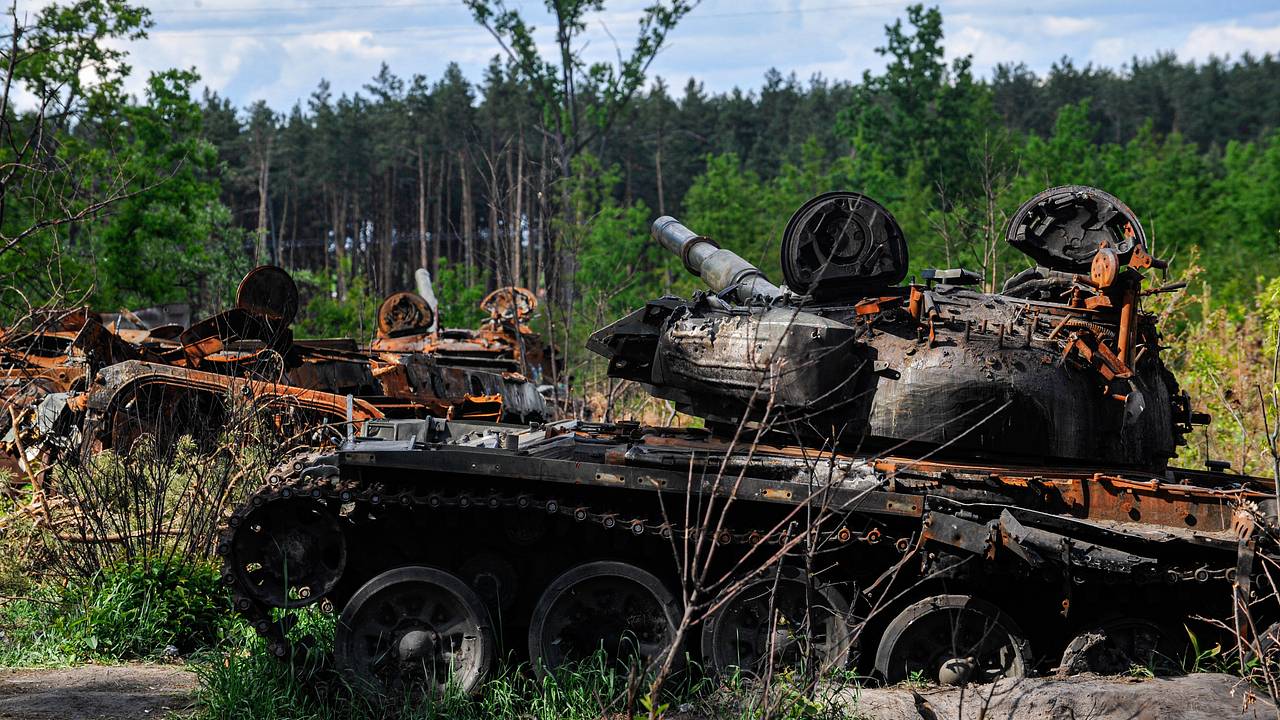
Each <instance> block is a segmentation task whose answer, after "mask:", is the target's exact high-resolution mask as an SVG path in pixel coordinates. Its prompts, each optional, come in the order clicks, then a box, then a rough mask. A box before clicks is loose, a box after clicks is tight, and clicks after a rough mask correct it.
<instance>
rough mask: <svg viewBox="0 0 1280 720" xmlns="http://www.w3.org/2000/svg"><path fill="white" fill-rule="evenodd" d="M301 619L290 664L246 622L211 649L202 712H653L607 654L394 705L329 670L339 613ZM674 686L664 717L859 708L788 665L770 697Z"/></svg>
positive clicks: (294, 718) (286, 717) (512, 715)
mask: <svg viewBox="0 0 1280 720" xmlns="http://www.w3.org/2000/svg"><path fill="white" fill-rule="evenodd" d="M299 618H300V621H299V623H298V626H297V627H296V628H294V630H293V632H292V634H294V635H297V636H301V635H309V636H311V637H313V638H315V639H317V640H318V643H317V645H316V647H315V649H314V650H313V651H311V653H310V654H309V655H308V656H306V657H303V658H301V659H297V660H294V661H292V662H283V661H280V660H277V659H275V658H274V657H271V656H270V654H269V653H268V652H267V649H266V646H265V643H264V642H263V641H262V640H261V639H259V638H258V637H257V636H256V635H255V633H253V632H252V630H250V629H249V628H247V627H245V626H243V625H241V626H240V628H239V630H238V631H237V632H236V633H235V634H234V635H233V637H231V638H229V639H228V642H227V643H226V645H225V646H224V648H223V649H222V651H221V652H219V653H217V654H208V655H205V656H204V657H203V658H202V659H201V662H200V663H198V664H197V665H196V672H197V673H198V675H199V677H200V689H199V691H198V694H197V700H198V709H197V711H196V716H195V718H196V720H224V719H225V720H232V719H235V720H240V719H252V720H366V719H372V718H381V717H388V716H391V715H394V716H395V717H399V718H404V719H405V720H596V719H597V718H601V717H609V718H624V717H627V716H628V715H631V716H633V717H648V715H649V709H650V705H651V703H649V702H647V701H646V699H645V698H644V694H645V692H646V690H647V688H648V685H647V683H637V682H635V679H634V678H631V677H629V676H628V675H627V673H626V672H625V671H623V670H622V669H621V668H616V667H612V666H610V664H609V662H608V661H607V660H606V659H605V656H604V655H603V654H600V655H597V656H595V657H593V658H591V659H589V660H588V661H586V662H583V663H580V664H577V665H574V666H571V667H567V668H561V669H559V670H558V671H556V672H555V673H554V674H553V675H551V676H549V677H545V678H541V679H540V678H537V677H535V676H534V674H533V673H532V672H530V670H529V668H528V666H527V665H525V664H520V663H514V662H507V663H503V664H502V665H501V667H500V668H499V669H498V670H497V671H496V673H495V674H494V675H492V676H491V677H490V679H489V680H488V681H487V682H486V683H485V684H484V685H483V687H482V688H481V690H480V692H479V693H478V694H477V696H475V697H469V696H465V695H463V694H462V693H461V692H456V691H446V692H445V693H443V694H442V695H439V696H428V695H425V694H422V695H419V696H417V697H412V698H408V699H406V700H405V701H403V703H397V704H396V705H395V706H394V707H391V708H388V707H385V706H381V705H378V704H376V703H373V702H370V701H368V700H365V699H362V698H361V697H359V696H358V695H355V694H353V693H351V692H349V691H348V689H347V688H345V687H344V686H343V685H342V684H341V681H340V680H338V679H336V677H335V675H334V674H333V673H332V672H331V671H328V670H327V669H326V667H325V656H326V655H327V654H328V651H329V648H328V647H327V642H328V641H329V640H331V639H332V631H333V618H332V616H328V615H323V614H321V613H319V612H317V611H314V610H311V611H305V612H303V613H301V614H300V616H299ZM668 687H669V692H666V693H664V695H663V697H662V698H661V700H659V701H658V702H657V703H654V705H656V707H654V709H655V710H659V711H661V714H662V715H664V716H670V715H673V714H679V715H681V716H686V717H687V716H689V715H690V714H692V715H693V716H696V717H698V718H726V719H729V720H747V719H748V718H759V717H761V716H762V714H763V709H764V708H763V706H762V701H764V700H765V699H766V698H767V702H768V707H769V708H770V709H771V713H770V715H769V716H770V717H771V718H777V719H778V720H828V719H830V720H834V719H835V718H848V717H852V716H851V715H849V714H848V713H849V712H850V711H851V708H849V707H848V706H847V705H844V704H841V703H838V702H834V701H833V698H832V697H830V696H831V695H832V694H833V693H834V692H835V691H836V690H838V689H839V688H838V687H836V686H826V685H824V686H822V687H821V688H820V691H819V693H818V694H817V696H816V697H812V696H810V695H809V694H806V693H804V692H802V690H801V688H802V683H801V681H800V679H799V678H796V677H793V676H791V675H788V674H785V673H784V674H782V675H780V676H779V677H777V678H775V682H774V684H773V687H771V688H770V690H769V693H768V694H767V695H765V694H764V693H762V692H761V688H760V687H759V686H758V685H757V684H754V683H752V682H749V681H747V680H746V679H744V678H743V677H741V676H740V675H731V676H729V677H726V678H723V679H721V680H712V679H710V678H707V677H705V676H700V675H699V674H698V673H697V672H696V670H695V671H694V672H688V673H685V674H683V675H682V677H681V678H680V679H679V680H676V681H672V682H671V683H669V684H668ZM629 704H630V707H628V705H629ZM392 711H394V712H392Z"/></svg>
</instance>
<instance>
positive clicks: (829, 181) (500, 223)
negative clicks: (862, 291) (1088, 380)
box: [202, 8, 1280, 334]
mask: <svg viewBox="0 0 1280 720" xmlns="http://www.w3.org/2000/svg"><path fill="white" fill-rule="evenodd" d="M907 20H908V22H907V23H905V24H902V23H899V24H895V25H894V26H892V27H890V28H888V29H887V43H886V45H885V48H884V51H885V54H886V57H887V60H888V63H889V65H888V67H887V69H886V70H884V71H883V72H877V73H868V74H866V75H864V77H862V78H861V79H860V80H858V81H848V80H828V79H825V78H812V79H810V80H808V81H804V82H802V81H801V80H799V79H797V78H796V77H795V76H794V75H791V76H787V75H783V74H782V73H780V72H770V73H769V74H768V75H767V76H766V77H765V78H764V83H763V85H762V86H761V87H760V88H759V89H757V90H752V91H741V90H734V91H732V92H729V93H709V92H707V91H706V90H705V89H704V88H703V87H702V85H701V84H700V83H698V82H697V81H696V80H689V81H688V82H687V83H686V84H685V85H684V86H683V87H682V88H674V87H672V86H670V85H668V84H667V83H666V82H665V81H664V80H662V79H661V78H658V79H655V80H654V81H653V83H652V84H651V85H650V87H649V88H648V89H647V90H646V91H645V92H644V93H643V94H641V95H638V96H637V97H635V98H634V99H633V100H632V102H631V105H630V108H629V111H628V112H626V113H624V114H623V115H622V116H620V118H619V119H618V121H617V122H615V123H613V125H612V126H611V127H610V128H609V129H608V131H607V132H602V133H600V134H599V135H598V136H597V137H596V138H595V139H594V140H593V141H592V142H591V143H590V145H589V146H588V147H587V148H586V151H585V153H584V154H583V155H582V156H581V157H579V158H578V161H577V163H576V165H575V167H574V173H573V176H572V177H570V178H568V179H562V178H558V177H557V174H556V172H555V167H554V166H555V159H554V157H553V155H554V153H555V148H554V147H553V146H551V144H550V143H549V142H547V141H546V140H545V134H544V133H543V132H542V131H541V130H540V128H541V122H542V116H541V114H542V112H543V108H542V107H541V106H540V104H539V102H538V101H537V99H536V97H535V96H534V90H533V89H532V88H530V87H528V85H527V84H525V83H522V82H521V80H520V79H519V77H518V75H517V74H516V73H515V71H514V69H513V68H512V67H511V66H510V65H509V64H506V63H503V62H500V61H499V60H497V59H495V60H494V62H493V64H492V65H491V66H490V67H489V69H488V72H487V73H486V74H485V76H484V78H483V79H482V80H481V81H480V82H478V83H472V82H470V81H468V80H467V79H466V78H465V77H464V76H463V75H462V73H461V72H460V71H459V69H458V67H457V66H455V65H450V66H448V67H446V68H444V69H443V71H442V73H441V74H440V75H439V76H438V77H437V78H435V79H430V78H427V77H424V76H420V75H415V76H413V77H410V78H401V77H398V76H397V75H395V74H394V73H393V72H392V70H391V69H390V68H386V67H384V68H383V69H382V71H381V72H380V73H379V74H378V75H377V76H376V77H375V78H373V79H372V80H371V81H370V82H369V83H368V85H367V86H366V87H365V89H364V90H363V91H362V92H359V93H356V94H354V95H335V94H334V93H333V92H332V91H331V90H330V89H329V87H328V85H327V84H326V83H324V82H321V83H320V85H319V87H318V88H317V90H316V91H315V92H314V93H313V94H312V95H311V97H309V98H307V99H306V100H304V101H301V102H299V103H298V104H297V105H295V106H294V107H292V108H289V109H280V110H276V109H272V108H269V107H267V106H266V105H265V104H263V103H256V104H254V105H251V106H249V107H247V108H238V107H236V106H235V105H234V104H233V103H231V102H230V101H229V100H227V99H226V98H222V97H219V96H217V95H215V94H211V93H206V95H205V97H204V99H203V103H202V110H203V115H204V131H203V137H204V138H206V139H207V140H208V141H209V142H210V143H212V144H213V146H214V147H216V149H217V152H218V158H219V171H218V174H217V179H218V181H219V182H220V185H221V188H222V198H223V200H224V202H225V204H226V205H227V207H228V208H230V211H231V217H232V222H233V224H234V226H235V227H237V228H239V229H241V230H243V231H244V237H245V238H246V240H245V251H246V254H249V255H252V256H254V257H255V258H256V260H257V261H259V262H274V263H277V264H281V265H283V266H285V267H288V268H290V269H305V270H307V271H310V272H313V273H316V276H317V277H323V278H328V283H329V284H328V290H329V291H330V293H329V297H328V298H326V299H325V301H324V302H325V303H328V301H329V300H332V301H333V303H334V304H336V306H337V307H334V308H320V307H317V308H315V310H316V312H317V313H321V314H322V315H323V316H324V317H325V318H327V319H328V320H327V321H326V322H330V323H331V322H333V321H337V322H340V323H341V322H346V323H347V325H346V326H342V327H329V326H325V325H324V324H323V323H321V324H319V325H317V326H315V327H313V328H312V329H313V330H314V331H317V332H340V331H342V332H346V331H352V330H357V328H356V327H353V326H351V324H350V323H352V322H355V321H357V319H358V318H357V315H358V311H356V310H355V309H354V308H348V309H347V310H345V311H344V310H342V308H345V307H346V306H348V305H350V304H351V303H353V302H356V303H364V304H368V303H367V300H368V297H373V298H377V297H381V296H382V295H385V294H386V293H388V292H392V291H395V290H399V289H404V288H407V287H410V286H411V274H412V271H413V269H414V268H415V267H418V266H425V267H428V268H429V269H431V270H432V272H433V275H435V276H436V277H437V278H439V279H440V280H441V281H443V282H444V283H445V285H446V286H447V288H448V290H449V292H447V293H446V294H445V295H444V300H445V302H446V303H450V304H458V305H468V306H469V305H470V301H471V300H473V299H474V297H476V296H477V295H478V294H479V292H480V288H481V286H483V287H493V286H496V285H499V284H506V283H517V284H520V285H525V286H527V287H530V288H533V289H535V290H543V291H544V290H545V286H546V284H547V279H548V272H549V271H551V270H554V268H553V266H552V265H550V264H549V261H551V260H553V258H552V254H553V253H555V252H568V251H570V250H572V252H574V253H575V255H576V256H577V257H578V260H579V262H578V263H577V264H576V271H575V277H573V278H572V279H571V280H572V285H573V287H572V291H571V292H567V293H562V294H557V295H556V296H555V297H553V300H556V299H559V300H561V301H562V302H561V304H564V302H563V301H565V300H571V301H573V302H576V303H579V304H580V305H581V307H579V308H577V312H576V318H577V319H580V320H582V321H583V322H586V323H587V324H590V322H591V321H593V320H594V319H596V318H597V316H608V315H610V314H614V313H617V312H620V311H622V310H624V309H625V308H627V307H630V306H632V305H634V304H636V303H637V302H640V301H641V300H642V299H643V298H646V297H650V296H655V295H658V294H661V293H662V292H663V291H665V290H666V288H667V286H668V284H669V283H670V282H671V280H672V279H673V273H674V275H675V277H676V278H678V277H679V272H678V268H677V265H676V263H674V262H672V261H670V259H668V258H663V257H659V256H657V255H656V254H655V252H654V251H653V250H652V249H651V248H649V247H648V246H647V243H646V242H645V240H644V236H645V223H646V221H648V220H651V219H652V218H653V217H655V216H657V215H659V214H676V215H677V216H679V217H681V218H682V219H683V220H685V221H686V222H687V223H688V224H689V225H691V226H692V227H694V228H695V229H697V230H699V231H700V232H705V233H709V234H712V235H715V236H717V237H719V238H720V239H721V240H722V241H723V242H724V243H725V244H726V245H727V246H731V247H734V248H737V249H738V250H739V252H741V253H742V254H744V255H746V256H747V257H749V258H751V259H753V260H759V261H760V262H761V264H763V265H764V266H766V268H767V269H768V268H769V267H771V266H772V265H774V263H775V262H776V261H775V260H774V257H773V256H774V254H775V253H776V241H777V236H778V234H779V232H780V230H781V228H782V226H783V225H784V224H785V222H786V219H787V217H788V215H789V213H790V212H791V211H792V210H793V209H794V208H795V207H796V206H797V205H798V204H799V203H800V202H802V201H803V200H804V199H805V197H806V196H808V195H810V194H812V193H816V192H820V191H823V190H828V189H832V188H852V189H859V190H864V191H866V192H869V193H870V194H872V195H873V196H875V197H877V198H878V199H880V200H881V201H882V202H884V203H886V204H887V205H888V206H889V208H890V209H891V210H892V211H893V212H895V213H896V215H897V216H898V218H899V220H900V221H901V222H902V223H903V224H904V225H905V226H906V227H907V229H908V232H909V237H910V240H911V243H912V251H913V255H914V257H915V258H916V260H917V262H916V263H915V264H914V265H915V266H916V267H923V266H930V265H964V266H966V267H971V268H974V269H978V270H982V271H983V272H984V273H985V274H986V275H987V276H988V278H989V279H994V280H995V281H999V280H1000V279H1001V278H1002V277H1003V276H1004V275H1006V274H1008V271H1010V270H1012V269H1015V268H1014V267H1013V266H1014V265H1018V264H1020V263H1022V259H1021V258H1020V257H1011V256H1009V254H1008V253H1007V252H1006V251H1005V249H1004V247H1003V246H1002V244H1001V237H1000V231H1001V228H1002V224H1003V221H1004V219H1005V217H1006V216H1007V214H1008V213H1009V212H1010V211H1011V210H1012V209H1013V208H1014V207H1016V205H1017V204H1018V203H1019V202H1020V201H1021V200H1022V199H1024V198H1025V197H1028V196H1029V195H1030V194H1032V193H1034V192H1035V191H1037V190H1039V189H1042V188H1043V187H1045V186H1047V185H1051V184H1061V183H1071V182H1081V183H1089V184H1095V185H1099V186H1101V187H1104V188H1107V189H1109V190H1110V191H1112V192H1114V193H1116V194H1117V195H1119V196H1120V197H1121V198H1122V199H1125V200H1126V201H1127V202H1129V203H1130V204H1131V205H1132V206H1133V207H1134V209H1135V210H1136V211H1137V212H1138V214H1139V216H1140V217H1141V218H1142V219H1143V220H1144V222H1145V223H1146V224H1147V229H1148V231H1149V233H1150V234H1151V235H1152V236H1153V237H1154V239H1155V245H1156V250H1157V252H1158V253H1159V254H1160V255H1162V256H1165V257H1172V258H1173V259H1174V260H1175V261H1177V260H1187V259H1188V254H1189V253H1190V252H1191V249H1192V248H1193V247H1198V248H1199V249H1200V250H1201V253H1202V255H1201V263H1202V264H1203V265H1204V266H1205V268H1206V273H1205V277H1206V278H1207V280H1208V281H1209V282H1210V283H1211V285H1212V286H1213V287H1214V288H1215V292H1217V293H1219V294H1222V295H1223V297H1224V298H1225V299H1227V300H1236V301H1239V300H1241V299H1243V298H1244V297H1245V296H1246V295H1247V294H1249V293H1251V292H1252V289H1253V287H1254V284H1255V276H1257V275H1274V274H1275V273H1276V271H1277V270H1280V263H1278V260H1277V253H1276V250H1277V239H1278V238H1277V230H1278V229H1280V191H1278V190H1280V137H1278V136H1277V135H1276V133H1275V132H1274V128H1275V127H1276V125H1277V119H1280V60H1277V58H1275V57H1273V56H1270V55H1267V56H1264V57H1262V58H1256V57H1250V56H1247V55H1246V56H1245V57H1242V58H1240V59H1237V60H1234V61H1226V60H1218V59H1215V60H1211V61H1209V62H1207V63H1204V64H1195V63H1188V62H1180V61H1178V60H1177V59H1176V58H1175V57H1174V56H1173V55H1171V54H1167V55H1160V56H1158V57H1156V58H1153V59H1145V60H1144V59H1135V60H1134V61H1133V62H1132V63H1131V64H1130V65H1128V66H1126V67H1125V68H1123V69H1119V70H1112V69H1105V68H1094V67H1084V68H1080V67H1078V66H1076V65H1075V64H1074V63H1072V61H1071V60H1069V59H1065V58H1064V59H1063V60H1062V61H1060V62H1059V63H1057V64H1055V65H1054V66H1053V67H1052V68H1051V69H1050V70H1049V71H1048V73H1047V74H1045V75H1044V76H1038V75H1036V74H1035V73H1033V72H1031V71H1029V70H1027V69H1026V68H1025V67H1023V66H1020V65H1006V66H1000V67H998V68H997V69H996V70H995V72H994V73H993V75H992V76H991V77H990V78H977V77H974V75H973V74H972V72H971V71H970V69H969V66H968V63H967V62H966V61H964V60H961V61H957V62H955V63H952V64H947V63H946V62H945V61H944V59H943V42H942V34H941V16H940V15H939V13H938V12H937V11H934V10H924V9H921V8H912V9H911V10H910V11H909V17H908V19H907ZM586 95H587V97H586V98H584V100H583V102H584V103H587V104H589V103H590V102H591V100H590V97H589V95H590V93H589V92H588V93H586ZM560 182H568V183H569V184H571V185H572V187H573V192H574V193H575V197H576V198H577V200H576V201H575V202H577V203H581V204H582V205H583V207H582V208H581V210H582V212H581V213H580V214H579V216H578V219H579V221H580V222H581V224H582V225H583V227H581V228H579V229H577V230H576V232H578V233H579V234H581V238H580V240H576V241H575V242H574V243H573V244H572V245H571V246H570V245H568V244H555V243H552V242H551V238H552V237H553V236H555V235H557V234H558V233H560V232H561V228H558V227H556V224H557V223H558V222H560V221H561V218H563V217H564V216H563V214H562V213H561V209H560V208H558V207H557V202H556V201H557V200H558V194H559V190H558V189H557V187H555V185H556V184H557V183H560ZM684 285H685V286H686V287H691V285H689V283H687V282H686V283H684ZM466 288H472V289H473V291H472V292H466V291H465V289H466ZM602 303H604V305H606V306H607V307H605V308H602V307H601V305H602ZM468 309H469V308H468ZM559 309H560V310H562V311H566V312H567V311H568V310H569V308H563V307H561V308H559ZM455 317H456V319H457V320H458V321H464V320H466V319H467V317H466V314H465V312H464V311H463V309H462V308H458V309H457V311H456V312H455ZM364 327H367V324H365V325H364ZM570 334H580V333H570Z"/></svg>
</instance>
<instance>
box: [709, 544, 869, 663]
mask: <svg viewBox="0 0 1280 720" xmlns="http://www.w3.org/2000/svg"><path fill="white" fill-rule="evenodd" d="M848 613H849V605H848V603H847V602H845V600H844V598H843V597H842V596H841V595H840V593H839V592H838V591H836V589H835V588H833V587H830V586H824V585H819V584H817V583H816V582H815V581H814V580H813V579H812V578H810V579H809V580H808V581H806V579H805V576H804V573H803V571H801V570H800V569H798V568H791V567H785V568H782V569H781V570H780V576H779V577H776V578H775V577H763V578H760V579H759V580H756V581H755V582H752V583H749V584H747V585H746V586H744V587H743V588H742V589H741V590H740V591H738V593H737V594H735V595H734V596H733V598H732V599H730V600H729V601H728V602H727V603H725V604H724V606H723V607H721V608H720V610H719V611H717V612H716V613H715V614H714V615H713V616H712V617H710V618H708V619H707V621H706V622H705V623H704V625H703V628H702V654H703V656H704V657H705V658H706V659H707V662H708V663H709V664H710V665H711V667H712V669H714V670H715V671H716V672H721V673H723V672H726V671H728V670H729V669H730V668H733V667H738V668H741V669H743V670H746V671H748V672H751V673H756V674H763V673H764V671H765V670H766V668H767V665H768V663H767V662H766V660H767V659H768V658H772V659H773V664H774V665H775V666H782V667H793V668H794V667H800V666H801V665H803V664H804V663H805V661H806V660H810V659H811V660H812V661H813V664H814V665H815V666H816V667H815V668H814V669H817V670H838V669H840V668H843V667H844V665H845V664H846V663H847V662H848V658H849V651H850V646H851V645H852V638H851V634H850V632H849V625H848V622H847V620H848V618H847V616H848Z"/></svg>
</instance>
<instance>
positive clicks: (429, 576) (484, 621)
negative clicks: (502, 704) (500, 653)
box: [334, 566, 496, 698]
mask: <svg viewBox="0 0 1280 720" xmlns="http://www.w3.org/2000/svg"><path fill="white" fill-rule="evenodd" d="M495 652H496V648H495V644H494V639H493V628H492V627H491V625H490V621H489V613H488V611H487V610H486V609H485V606H484V602H483V601H481V600H480V598H479V597H478V596H477V595H476V594H475V592H474V591H473V590H472V589H471V588H469V587H467V585H466V583H464V582H462V581H461V580H459V579H458V578H457V577H455V576H453V575H451V574H449V573H447V572H445V571H443V570H438V569H436V568H429V567H418V566H408V567H400V568H396V569H394V570H388V571H387V572H384V573H382V574H381V575H378V576H377V577H375V578H373V579H372V580H370V581H369V582H367V583H365V584H364V586H363V587H361V588H360V589H359V590H357V591H356V594H355V595H353V596H352V597H351V600H350V601H349V602H348V603H347V606H346V607H345V608H343V610H342V615H341V617H339V618H338V626H337V630H336V631H335V633H334V657H335V660H336V662H337V666H338V669H339V671H340V672H341V673H342V674H343V676H344V677H346V678H347V679H348V680H349V681H351V682H352V684H353V685H354V686H355V687H356V688H357V689H359V690H363V691H365V692H367V693H368V694H369V695H371V696H379V695H385V696H387V697H391V698H403V697H406V696H407V694H409V693H412V692H415V691H418V692H427V693H437V692H440V691H442V690H444V689H445V688H446V687H448V686H449V685H450V683H452V686H453V687H457V688H460V689H461V690H462V691H464V692H467V693H472V692H475V691H477V690H479V688H480V683H481V682H482V681H483V680H484V678H485V675H487V674H488V672H489V667H490V666H491V665H492V664H493V658H494V654H495Z"/></svg>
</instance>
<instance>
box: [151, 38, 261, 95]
mask: <svg viewBox="0 0 1280 720" xmlns="http://www.w3.org/2000/svg"><path fill="white" fill-rule="evenodd" d="M261 49H262V41H261V40H260V39H258V38H254V37H237V38H229V37H205V36H202V35H200V34H196V33H192V34H181V35H178V34H173V35H157V36H155V37H152V38H149V39H147V40H144V41H142V42H138V43H133V44H131V45H129V60H128V62H129V64H130V65H132V66H133V67H134V68H135V70H134V73H133V74H132V75H131V76H130V77H129V79H128V81H127V83H126V90H128V91H129V92H130V93H133V94H140V93H141V92H142V90H143V88H144V87H145V86H146V79H147V74H148V72H149V71H154V70H163V69H166V68H181V69H188V68H191V67H194V68H195V69H196V71H197V72H199V73H200V82H201V84H202V85H205V86H207V87H210V88H212V89H214V90H218V91H221V90H223V89H225V88H226V86H227V85H228V84H229V83H230V82H231V81H232V80H233V79H234V78H235V77H236V76H237V75H239V73H240V72H241V71H242V70H244V69H245V64H244V60H245V58H247V57H249V56H250V55H251V54H252V53H254V52H255V51H259V50H261Z"/></svg>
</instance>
